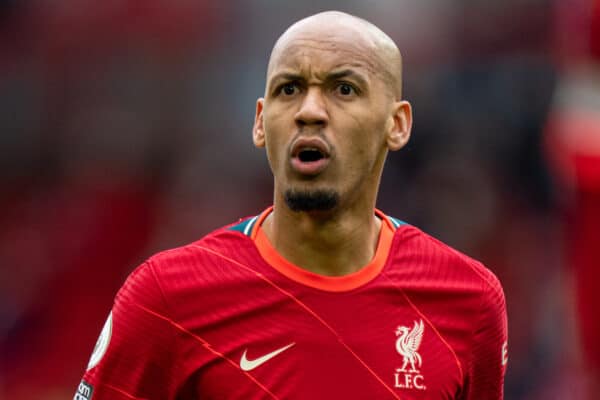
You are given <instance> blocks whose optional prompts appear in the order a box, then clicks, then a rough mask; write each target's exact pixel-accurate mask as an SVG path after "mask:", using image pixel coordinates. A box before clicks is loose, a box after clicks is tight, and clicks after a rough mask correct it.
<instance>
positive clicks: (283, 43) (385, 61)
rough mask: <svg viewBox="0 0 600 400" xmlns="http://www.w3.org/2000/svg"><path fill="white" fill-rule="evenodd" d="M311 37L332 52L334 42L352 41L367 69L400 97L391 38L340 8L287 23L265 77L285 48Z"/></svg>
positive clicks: (398, 71) (397, 61) (399, 68)
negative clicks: (364, 59)
mask: <svg viewBox="0 0 600 400" xmlns="http://www.w3.org/2000/svg"><path fill="white" fill-rule="evenodd" d="M314 38H319V39H320V41H321V42H323V41H326V42H327V43H328V46H329V49H328V50H330V51H332V52H336V51H341V50H340V49H339V47H338V44H339V43H343V42H346V43H348V42H350V43H353V44H354V45H355V47H356V51H357V52H360V53H363V52H367V54H368V56H369V59H370V63H369V64H370V65H369V66H370V69H371V72H372V73H373V74H374V75H376V76H378V77H380V78H381V79H382V80H383V81H384V82H385V83H386V87H388V88H390V91H391V94H392V95H393V96H394V97H395V98H396V99H397V100H400V99H401V97H402V56H401V54H400V51H399V50H398V47H397V46H396V44H395V43H394V41H393V40H392V39H391V38H390V37H389V36H388V35H386V34H385V33H384V32H383V31H382V30H381V29H379V28H378V27H377V26H375V25H373V24H372V23H370V22H368V21H366V20H364V19H362V18H359V17H355V16H353V15H350V14H346V13H343V12H340V11H325V12H322V13H319V14H315V15H312V16H310V17H307V18H304V19H302V20H300V21H298V22H296V23H295V24H293V25H292V26H290V27H289V28H288V29H287V30H286V31H285V32H284V33H283V34H282V35H281V36H280V37H279V39H277V42H276V43H275V46H273V50H272V51H271V57H270V59H269V67H268V70H267V79H268V77H269V76H270V75H271V73H272V72H273V68H274V66H275V65H276V64H277V63H278V62H280V59H281V58H282V56H284V51H285V50H287V49H288V48H289V47H291V46H298V45H304V46H306V45H310V43H311V40H312V39H314Z"/></svg>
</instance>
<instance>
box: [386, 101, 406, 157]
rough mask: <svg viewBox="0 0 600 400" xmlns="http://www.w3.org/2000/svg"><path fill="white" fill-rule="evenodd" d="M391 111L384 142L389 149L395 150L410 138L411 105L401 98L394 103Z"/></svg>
mask: <svg viewBox="0 0 600 400" xmlns="http://www.w3.org/2000/svg"><path fill="white" fill-rule="evenodd" d="M392 111H393V114H392V115H391V117H390V124H389V126H390V128H389V129H388V132H387V137H386V142H387V146H388V148H389V149H390V150H391V151H396V150H400V149H401V148H403V147H404V145H405V144H406V143H408V139H410V130H411V128H412V107H411V105H410V103H409V102H408V101H405V100H402V101H397V102H395V103H394V105H393V110H392Z"/></svg>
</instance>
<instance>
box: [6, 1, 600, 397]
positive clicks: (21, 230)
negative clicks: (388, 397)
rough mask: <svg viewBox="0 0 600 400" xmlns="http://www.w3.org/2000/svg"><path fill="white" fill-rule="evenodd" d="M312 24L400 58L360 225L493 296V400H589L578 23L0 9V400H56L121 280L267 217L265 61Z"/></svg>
mask: <svg viewBox="0 0 600 400" xmlns="http://www.w3.org/2000/svg"><path fill="white" fill-rule="evenodd" d="M327 9H339V10H343V11H348V12H351V13H354V14H356V15H359V16H362V17H364V18H366V19H369V20H371V21H373V22H374V23H376V24H377V25H378V26H380V27H381V28H382V29H383V30H384V31H386V32H387V33H389V34H390V36H392V38H393V39H394V40H395V41H396V42H397V43H398V45H399V47H400V48H401V50H402V52H403V55H404V59H405V70H404V71H405V73H404V82H405V97H406V98H407V99H408V100H410V101H411V102H412V104H413V107H414V111H415V123H414V130H413V138H412V140H411V142H410V144H409V146H408V147H407V148H406V149H404V150H402V151H400V152H398V153H393V154H390V157H389V158H388V163H387V167H386V168H387V169H386V170H385V172H384V178H383V183H382V188H381V195H380V198H379V204H378V206H379V207H380V208H382V209H383V210H385V211H386V212H387V213H389V214H391V215H394V216H396V217H399V218H401V219H403V220H405V221H407V222H409V223H411V224H413V225H416V226H418V227H420V228H422V229H423V230H425V231H426V232H429V233H431V234H433V235H435V236H437V237H439V238H441V239H442V240H444V241H446V242H448V243H449V244H451V245H453V246H455V247H457V248H458V249H460V250H462V251H463V252H466V253H467V254H470V255H472V256H474V257H476V258H479V259H480V260H482V261H484V262H485V263H486V264H487V265H488V266H489V267H490V268H491V269H492V270H493V271H494V272H495V273H496V274H497V275H498V276H499V277H500V279H501V280H502V282H503V284H504V288H505V292H506V298H507V305H508V313H509V331H510V336H509V337H510V342H509V343H510V346H509V349H510V353H509V354H510V362H509V370H508V375H507V380H506V398H507V399H567V398H568V399H583V398H585V393H586V390H588V397H589V398H591V395H590V394H589V393H591V392H589V391H590V390H591V389H590V387H589V384H590V383H593V382H594V381H596V382H597V380H598V377H599V375H597V372H594V368H598V365H599V364H600V362H599V360H598V357H599V356H598V353H599V352H598V344H596V342H597V341H598V340H597V339H598V338H599V337H600V334H598V332H599V331H600V330H599V329H598V323H599V322H598V321H597V320H598V319H600V317H595V316H596V315H597V314H598V312H597V310H598V308H599V307H600V300H599V297H600V295H599V294H597V293H594V290H595V285H596V284H597V282H598V276H599V275H600V274H599V273H598V272H596V271H595V269H596V267H600V265H599V264H600V258H599V257H598V247H599V246H600V238H599V237H597V236H595V235H596V231H597V228H596V227H597V226H598V223H600V216H599V214H600V210H599V209H600V183H599V182H600V166H599V165H600V161H599V160H600V143H599V142H600V116H599V115H598V114H599V113H600V111H599V110H600V102H598V99H599V98H600V79H599V78H598V77H599V75H600V66H599V65H600V39H599V33H600V2H599V1H594V0H565V1H562V0H558V1H551V0H504V1H477V2H473V1H467V0H428V1H409V0H402V1H400V0H381V1H373V0H371V1H365V0H351V1H348V0H346V1H341V0H340V1H333V0H321V1H303V2H282V1H275V0H272V1H267V0H239V1H220V2H216V1H208V0H204V1H203V0H176V1H166V0H165V1H159V0H145V1H136V0H120V1H117V0H104V1H85V2H81V1H67V0H29V1H26V0H22V1H17V0H12V1H11V0H4V1H1V2H0V149H1V157H0V176H1V183H2V184H1V185H0V399H11V400H21V399H48V400H53V399H65V398H71V397H72V394H73V392H74V390H75V388H76V385H77V383H78V381H79V378H80V376H81V375H82V373H83V371H84V369H85V365H86V363H87V360H88V358H89V355H90V353H91V350H92V348H93V345H94V343H95V340H96V337H97V335H98V333H99V331H100V328H101V326H102V324H103V322H104V319H105V317H106V315H107V313H108V311H109V309H110V306H111V302H112V298H113V296H114V294H115V293H116V290H117V289H118V287H119V286H120V284H121V283H122V282H123V280H124V278H125V277H126V275H127V274H128V272H130V271H131V270H132V268H134V267H135V266H136V265H137V264H139V263H140V262H141V261H143V260H144V259H145V258H146V257H148V256H149V255H151V254H152V253H154V252H156V251H159V250H161V249H165V248H169V247H173V246H177V245H180V244H184V243H186V242H189V241H192V240H195V239H197V238H199V237H200V236H202V235H203V234H204V233H207V232H209V231H210V230H212V229H214V228H216V227H219V226H221V225H224V224H226V223H229V222H231V221H234V220H236V219H238V218H240V217H243V216H247V215H251V214H253V213H256V212H257V211H259V210H261V209H263V208H265V207H266V206H267V205H269V203H270V201H271V190H272V186H271V176H270V173H269V170H268V165H267V163H266V160H265V156H264V154H263V152H262V151H260V150H256V149H254V147H253V146H252V142H251V126H252V121H253V115H254V105H255V99H256V98H257V97H258V96H260V95H261V94H262V91H263V87H264V78H265V69H266V63H267V59H268V56H269V51H270V48H271V46H272V44H273V43H274V41H275V39H276V38H277V36H278V35H279V34H280V33H281V32H282V31H283V30H284V29H285V28H286V27H287V26H288V25H289V24H290V23H291V22H293V21H294V20H296V19H299V18H301V17H304V16H307V15H309V14H311V13H314V12H317V11H321V10H327ZM390 351H393V349H390ZM596 371H597V370H596ZM586 388H587V389H586Z"/></svg>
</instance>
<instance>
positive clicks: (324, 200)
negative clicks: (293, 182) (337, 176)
mask: <svg viewBox="0 0 600 400" xmlns="http://www.w3.org/2000/svg"><path fill="white" fill-rule="evenodd" d="M338 201H339V195H338V193H337V192H335V191H333V190H311V191H308V190H306V191H299V190H287V191H286V192H285V203H286V204H287V206H288V207H289V208H290V210H292V211H329V210H332V209H333V208H335V206H337V204H338Z"/></svg>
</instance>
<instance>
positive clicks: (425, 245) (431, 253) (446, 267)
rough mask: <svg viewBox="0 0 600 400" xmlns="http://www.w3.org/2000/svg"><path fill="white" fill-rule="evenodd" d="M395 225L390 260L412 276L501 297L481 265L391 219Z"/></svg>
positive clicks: (498, 287) (494, 280) (499, 288)
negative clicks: (406, 269)
mask: <svg viewBox="0 0 600 400" xmlns="http://www.w3.org/2000/svg"><path fill="white" fill-rule="evenodd" d="M390 219H391V220H392V221H393V222H395V223H396V224H397V229H396V232H395V236H394V242H393V245H392V249H391V254H390V258H391V259H392V264H395V265H396V268H398V266H404V267H408V268H409V269H410V272H411V274H414V275H416V276H422V277H423V278H430V279H433V280H435V281H437V282H438V283H440V284H444V283H445V284H447V285H449V286H452V285H458V286H459V287H461V286H462V287H463V289H464V290H468V291H476V292H479V293H480V294H484V293H485V294H487V295H495V296H501V297H503V296H504V294H503V292H502V285H501V283H500V281H499V279H498V277H497V276H496V275H495V274H494V273H493V272H492V271H491V270H490V269H489V268H488V267H486V266H485V265H484V264H483V263H482V262H480V261H478V260H475V259H474V258H472V257H470V256H468V255H466V254H464V253H462V252H460V251H459V250H457V249H455V248H453V247H451V246H449V245H447V244H446V243H443V242H442V241H440V240H438V239H436V238H434V237H433V236H431V235H429V234H427V233H425V232H423V231H422V230H421V229H419V228H417V227H415V226H413V225H409V224H406V223H404V222H402V221H400V220H398V219H395V218H390Z"/></svg>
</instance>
